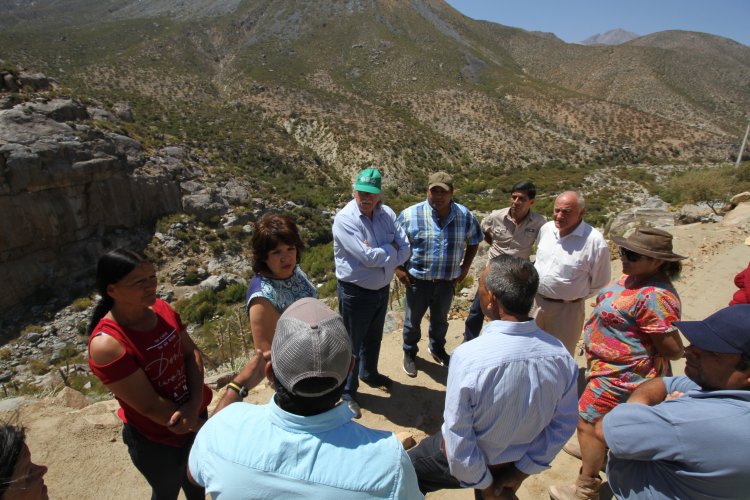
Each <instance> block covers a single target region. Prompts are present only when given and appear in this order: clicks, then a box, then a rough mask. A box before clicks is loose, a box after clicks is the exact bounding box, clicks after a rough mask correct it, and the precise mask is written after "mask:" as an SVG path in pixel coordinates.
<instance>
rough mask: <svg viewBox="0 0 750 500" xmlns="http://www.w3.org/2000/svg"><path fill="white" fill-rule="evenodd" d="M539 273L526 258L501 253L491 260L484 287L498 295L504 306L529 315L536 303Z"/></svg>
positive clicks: (513, 312) (519, 313) (511, 311)
mask: <svg viewBox="0 0 750 500" xmlns="http://www.w3.org/2000/svg"><path fill="white" fill-rule="evenodd" d="M538 286H539V274H538V273H537V272H536V269H534V266H533V265H532V264H531V262H529V261H528V260H526V259H522V258H520V257H515V256H513V255H506V254H500V255H498V256H497V257H495V258H494V259H492V260H491V261H490V265H489V271H488V272H487V275H486V277H485V279H484V287H485V288H486V289H487V291H489V292H490V293H491V294H492V295H494V296H495V297H497V300H499V301H500V303H501V304H502V306H503V308H504V309H505V310H506V311H508V312H509V313H511V314H514V315H517V316H527V315H528V314H529V311H530V310H531V305H532V304H533V303H534V296H535V295H536V290H537V287H538Z"/></svg>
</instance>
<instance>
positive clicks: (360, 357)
mask: <svg viewBox="0 0 750 500" xmlns="http://www.w3.org/2000/svg"><path fill="white" fill-rule="evenodd" d="M381 182H382V177H381V175H380V172H379V171H378V170H377V169H375V168H366V169H364V170H362V171H361V172H360V173H359V174H358V175H357V180H356V181H355V182H354V192H353V193H352V195H353V197H354V199H353V200H352V201H350V202H349V203H348V204H347V205H346V206H345V207H344V208H343V209H341V211H340V212H339V213H338V214H336V217H335V218H334V220H333V254H334V258H335V261H336V278H337V279H338V298H339V313H340V314H341V317H342V318H343V319H344V324H345V325H346V330H347V332H348V333H349V338H350V339H351V342H352V355H353V356H354V357H355V365H354V368H353V369H352V371H351V372H350V373H349V377H348V378H347V380H346V386H345V388H344V395H343V396H342V399H343V400H345V401H346V402H347V403H348V405H349V408H350V409H351V410H352V412H353V413H354V416H355V417H356V418H359V417H360V416H361V415H362V413H361V411H360V408H359V404H358V403H357V400H356V395H357V388H358V387H359V379H362V381H363V382H365V383H366V384H368V385H370V386H373V387H386V388H387V387H389V386H390V385H391V383H392V381H391V379H390V378H388V377H387V376H385V375H383V374H382V373H380V372H379V371H378V358H379V357H380V343H381V341H382V339H383V325H384V324H385V314H386V311H387V309H388V296H389V293H390V285H391V280H392V279H393V274H394V272H395V269H396V266H400V265H401V264H403V263H404V262H406V260H407V259H408V258H409V255H411V249H410V247H409V240H408V239H407V238H406V233H405V232H404V230H403V229H401V227H400V226H399V225H398V224H396V214H395V213H394V212H393V210H391V209H390V207H388V206H386V205H383V201H382V199H381Z"/></svg>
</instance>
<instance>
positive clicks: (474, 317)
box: [464, 292, 484, 342]
mask: <svg viewBox="0 0 750 500" xmlns="http://www.w3.org/2000/svg"><path fill="white" fill-rule="evenodd" d="M465 324H466V328H464V342H468V341H470V340H474V339H475V338H477V337H479V333H480V332H481V331H482V325H484V313H483V312H482V305H481V304H480V303H479V292H477V294H476V295H474V302H472V303H471V309H469V315H468V316H466V323H465Z"/></svg>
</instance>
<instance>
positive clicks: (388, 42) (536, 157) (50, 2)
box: [0, 0, 750, 310]
mask: <svg viewBox="0 0 750 500" xmlns="http://www.w3.org/2000/svg"><path fill="white" fill-rule="evenodd" d="M0 11H2V12H3V13H4V15H3V16H0V47H2V49H1V52H0V57H2V58H3V59H4V61H7V62H0V71H2V72H3V74H4V75H11V77H9V78H10V80H13V79H14V78H15V79H16V80H17V82H16V84H14V85H15V88H11V87H6V86H4V87H3V89H2V90H0V99H1V100H2V101H1V102H2V103H3V105H2V106H0V108H2V109H3V110H2V111H0V169H1V170H0V171H1V172H2V175H3V178H2V180H3V182H2V184H0V193H2V197H0V203H3V204H4V205H3V207H4V208H6V209H7V210H5V211H3V212H0V213H2V214H3V216H2V219H1V220H0V225H2V229H3V240H2V244H1V245H0V265H2V266H3V267H2V272H3V273H4V276H6V277H7V280H6V282H8V283H9V284H10V286H9V287H6V289H5V290H3V291H2V292H1V293H0V310H2V309H3V308H5V307H9V306H11V305H14V304H18V303H19V302H22V301H23V299H25V298H27V297H29V296H30V294H29V293H28V290H30V289H31V290H37V289H39V287H38V286H37V285H40V284H43V285H50V286H46V287H42V288H43V289H46V290H47V291H46V292H45V294H46V295H45V294H43V295H44V297H40V298H39V299H40V300H42V299H44V298H45V297H47V298H48V297H50V296H55V295H56V294H55V293H54V291H55V286H56V285H57V284H58V283H61V282H64V281H72V282H74V283H81V284H83V283H88V282H86V280H83V279H81V278H82V277H84V276H89V277H90V269H91V267H92V263H93V261H94V260H95V258H94V256H95V255H97V254H98V253H99V252H100V251H101V250H102V249H104V248H110V247H112V246H114V245H116V244H117V242H119V241H120V239H118V238H119V236H117V235H118V234H122V235H128V234H131V233H132V234H136V233H138V231H135V230H134V228H141V229H142V230H143V231H144V233H143V234H142V235H141V236H139V237H140V238H141V241H144V242H145V241H149V240H150V239H151V237H152V236H153V235H154V233H155V232H157V231H156V228H155V227H154V222H155V221H156V220H157V219H158V218H159V217H160V216H161V215H165V214H171V213H175V212H187V213H189V214H191V215H192V216H193V218H192V219H190V221H192V222H190V221H188V222H187V223H186V224H187V225H188V226H190V227H178V226H177V225H175V224H172V225H171V226H169V227H170V228H171V229H170V231H171V233H170V234H167V236H165V238H166V237H169V238H172V240H170V241H171V242H174V241H175V240H177V241H180V242H181V243H180V244H181V245H182V247H184V248H183V250H184V252H183V253H179V252H178V251H177V250H174V249H172V247H170V249H166V248H164V249H162V251H163V254H164V255H171V256H173V257H175V256H178V254H179V256H180V257H182V258H184V259H187V258H190V259H197V260H199V261H200V260H201V259H203V258H204V257H203V254H202V253H201V252H206V251H208V252H209V253H211V254H220V253H221V252H222V251H225V250H226V247H227V246H228V245H225V244H223V243H221V241H218V243H217V240H213V241H209V240H208V239H207V237H206V236H205V235H206V234H210V235H211V236H212V237H215V236H216V234H217V231H218V233H219V234H221V235H223V237H226V234H228V233H230V230H232V231H233V232H231V234H232V235H237V236H238V237H239V238H240V239H237V240H234V241H232V245H233V246H234V247H238V246H241V245H242V241H243V240H242V239H241V238H242V237H243V236H242V235H243V234H246V233H243V231H244V230H243V229H242V228H243V227H244V226H245V225H246V224H247V222H248V221H250V220H252V219H253V218H254V217H255V216H256V215H257V214H258V213H260V212H262V211H263V210H266V209H268V208H270V207H272V208H277V209H283V210H285V211H289V212H290V213H293V214H294V215H295V216H296V217H298V220H299V221H300V225H301V226H302V227H303V230H304V231H305V236H306V237H307V239H308V241H309V242H310V243H312V244H318V243H327V242H329V241H330V220H329V218H330V213H331V212H332V210H335V208H336V207H337V206H339V205H340V204H341V203H343V202H344V201H346V200H347V199H348V197H349V187H348V184H349V179H350V178H351V175H352V173H353V172H355V171H356V170H358V169H359V168H361V167H363V166H366V165H373V164H374V165H377V166H378V167H380V168H381V169H383V170H384V171H385V183H386V194H387V197H388V200H389V203H390V204H391V205H392V206H393V207H394V208H396V209H399V208H401V207H403V206H404V205H406V204H407V203H410V202H412V201H414V200H416V199H418V198H419V197H421V196H422V193H423V192H424V191H423V190H424V181H425V173H426V172H428V171H431V170H436V169H445V170H449V171H451V172H453V173H454V174H455V175H456V179H457V188H458V193H459V195H460V199H461V201H463V202H464V203H466V204H467V205H469V206H470V207H471V208H473V209H479V210H481V209H486V208H489V207H490V206H492V205H494V204H496V203H497V201H496V200H498V199H502V200H503V203H504V197H503V196H504V195H503V191H504V190H507V189H508V186H510V185H512V183H513V182H515V181H517V180H518V179H519V178H522V177H523V178H529V179H531V180H533V181H534V182H536V183H537V185H538V187H539V191H540V193H543V194H542V195H541V196H540V200H539V203H538V206H539V207H540V209H541V210H543V209H544V207H547V208H548V207H549V204H550V200H551V199H552V197H553V195H554V194H555V193H556V192H559V191H560V190H563V189H569V188H579V189H583V190H584V191H586V194H587V196H588V199H589V202H590V203H589V211H590V212H589V214H590V216H591V217H592V220H596V223H597V224H602V225H603V224H604V223H605V222H606V219H607V218H608V217H609V215H610V214H612V213H614V212H615V211H617V210H619V209H620V208H622V206H621V205H622V204H623V203H625V202H626V200H629V201H627V203H633V202H634V199H635V198H634V194H633V193H634V192H638V193H640V191H641V187H639V186H636V184H637V183H638V182H640V181H641V179H637V177H638V176H639V175H641V174H642V175H641V177H642V178H643V182H644V183H645V182H646V181H648V180H649V179H658V180H659V182H661V181H662V180H663V178H664V177H663V176H664V175H667V174H668V173H669V172H672V171H674V170H676V169H679V168H684V167H685V166H686V165H690V164H711V163H714V162H721V161H725V160H727V159H729V158H731V155H732V154H733V153H734V152H735V151H736V150H737V146H738V144H739V137H740V135H741V133H742V132H744V126H745V124H746V122H747V119H748V115H747V110H748V109H750V90H749V89H748V86H747V82H748V81H750V48H748V47H745V46H742V45H740V44H737V43H735V42H732V41H731V40H727V39H723V38H719V37H715V36H711V35H706V34H700V33H687V32H664V33H657V34H653V35H649V36H647V37H641V38H638V39H637V40H633V41H631V42H628V43H624V44H621V45H618V46H593V47H587V46H583V45H577V44H566V43H564V42H562V41H561V40H559V39H557V38H555V37H552V36H548V35H545V34H538V33H529V32H526V31H523V30H520V29H516V28H511V27H506V26H502V25H498V24H493V23H488V22H480V21H475V20H472V19H469V18H467V17H465V16H463V15H461V14H460V13H458V12H457V11H456V10H454V9H453V8H451V7H450V6H449V5H448V4H446V3H445V2H444V1H442V0H411V1H409V2H402V1H395V0H368V1H365V0H347V1H346V2H335V1H319V2H306V1H301V0H258V1H248V0H180V1H174V0H158V1H153V2H141V1H137V0H125V1H114V0H104V1H94V0H73V1H70V2H58V1H56V0H34V1H33V2H32V1H30V0H0ZM20 67H25V68H30V69H31V70H33V71H43V72H44V73H45V74H47V75H49V76H50V77H52V78H54V79H55V80H57V81H58V82H59V84H60V85H59V86H58V87H56V88H55V89H52V90H49V91H45V92H43V93H39V92H38V89H35V88H34V87H33V85H32V86H25V84H24V83H23V82H22V80H21V79H20V75H21V74H26V73H24V72H23V71H21V70H20ZM27 73H28V72H27ZM12 75H15V76H12ZM3 79H4V80H5V76H3ZM19 91H20V92H19ZM118 110H127V113H126V114H127V116H126V117H125V119H123V117H120V118H118V117H117V115H118ZM672 164H677V167H675V168H673V167H672ZM633 166H637V167H638V168H637V169H636V170H633ZM629 172H630V173H629ZM636 181H638V182H636ZM651 182H652V184H653V181H651ZM623 185H628V186H631V185H632V186H634V190H635V191H634V192H630V191H628V190H625V192H624V191H623V189H622V186H623ZM642 189H644V190H647V188H642ZM639 196H640V194H639ZM28 207H31V208H28ZM198 223H200V224H212V225H213V226H214V227H213V228H211V229H210V230H209V229H206V232H202V231H204V229H205V228H198V229H199V230H195V231H193V232H189V231H188V230H194V229H195V227H193V225H194V224H198ZM180 224H181V223H180ZM224 224H227V227H226V228H225V227H224V226H223V225H224ZM219 226H220V227H219ZM118 231H119V232H118ZM6 234H7V236H6ZM165 234H166V233H165ZM180 238H182V240H181V239H180ZM219 239H220V240H221V238H219ZM159 245H162V246H165V243H164V242H159ZM173 246H174V245H173ZM185 252H187V253H185ZM236 254H237V253H236V252H235V255H236ZM61 256H64V257H61ZM191 266H192V270H191V271H190V272H192V271H194V270H195V268H200V269H203V268H204V267H205V266H204V267H201V266H198V265H197V264H196V265H192V264H191ZM183 267H187V266H183ZM180 272H183V274H184V273H187V270H186V269H182V270H181V271H180ZM22 288H23V290H25V291H23V292H22V291H21V290H22ZM42 301H43V300H42ZM34 303H38V302H36V301H35V302H34Z"/></svg>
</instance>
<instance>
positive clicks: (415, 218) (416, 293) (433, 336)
mask: <svg viewBox="0 0 750 500" xmlns="http://www.w3.org/2000/svg"><path fill="white" fill-rule="evenodd" d="M398 223H399V224H400V225H401V227H403V228H404V231H406V236H407V237H408V238H409V242H410V243H411V257H410V258H409V260H408V261H406V263H405V264H404V265H403V266H399V267H397V268H396V276H397V277H398V279H399V281H401V283H403V284H404V285H406V313H405V317H404V365H403V366H404V371H405V372H406V374H407V375H409V376H410V377H416V376H417V365H416V356H417V351H418V350H419V348H418V347H417V343H418V342H419V339H420V338H421V336H422V333H421V329H420V324H421V322H422V318H423V317H424V315H425V313H426V312H427V309H428V308H429V310H430V330H429V337H430V343H429V350H430V354H432V357H433V359H434V360H435V361H436V362H437V363H438V364H440V365H442V366H448V363H449V362H450V356H448V353H446V352H445V334H446V332H447V331H448V311H449V309H450V306H451V301H452V300H453V290H454V287H455V285H456V284H457V283H459V282H460V281H461V280H463V279H464V278H465V277H466V275H467V274H468V272H469V268H470V267H471V262H472V261H473V260H474V256H475V255H476V253H477V248H478V247H479V243H480V242H481V241H482V239H483V237H484V235H483V234H482V230H481V229H480V227H479V222H478V221H477V218H476V217H474V215H473V214H472V213H471V212H470V211H469V209H467V208H466V207H465V206H463V205H460V204H458V203H455V202H454V201H453V177H451V176H450V175H449V174H448V173H446V172H435V173H434V174H431V175H430V177H429V180H428V187H427V200H425V201H423V202H421V203H417V204H416V205H412V206H411V207H408V208H406V209H405V210H404V211H403V212H401V214H400V215H399V216H398Z"/></svg>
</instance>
